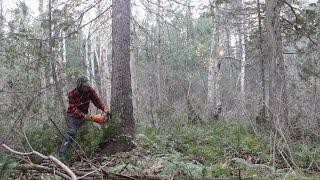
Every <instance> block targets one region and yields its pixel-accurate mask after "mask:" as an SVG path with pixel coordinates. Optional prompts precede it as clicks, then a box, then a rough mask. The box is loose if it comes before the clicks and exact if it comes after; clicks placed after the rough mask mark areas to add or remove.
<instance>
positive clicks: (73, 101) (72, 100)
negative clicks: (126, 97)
mask: <svg viewBox="0 0 320 180" xmlns="http://www.w3.org/2000/svg"><path fill="white" fill-rule="evenodd" d="M88 82H89V80H88V78H87V77H86V76H80V77H79V78H78V80H77V87H76V88H74V89H73V90H71V91H70V92H69V93H68V99H69V107H68V110H67V113H68V115H69V120H68V129H67V133H66V135H65V138H66V139H64V141H63V143H62V145H61V148H60V153H61V158H62V160H63V161H66V159H67V158H66V152H67V149H68V147H69V144H70V143H71V142H73V140H74V139H75V137H76V133H77V129H78V128H79V127H81V126H82V125H83V124H85V121H86V120H92V119H93V117H92V115H90V114H88V109H89V105H90V101H91V102H92V103H93V104H94V105H95V106H96V107H97V108H99V109H101V110H103V111H104V112H106V113H110V109H109V108H108V106H107V105H105V104H104V103H103V102H102V101H101V99H100V98H99V97H98V95H97V93H96V91H95V90H94V89H93V88H92V87H90V86H89V83H88Z"/></svg>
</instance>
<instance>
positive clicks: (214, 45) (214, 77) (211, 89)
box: [207, 1, 222, 119]
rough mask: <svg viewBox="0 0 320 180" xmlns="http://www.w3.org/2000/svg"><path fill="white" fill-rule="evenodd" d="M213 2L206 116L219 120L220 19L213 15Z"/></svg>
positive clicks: (211, 4) (211, 6)
mask: <svg viewBox="0 0 320 180" xmlns="http://www.w3.org/2000/svg"><path fill="white" fill-rule="evenodd" d="M214 8H215V7H214V4H213V2H211V1H210V10H211V18H212V38H211V52H210V58H209V72H208V95H207V103H208V116H209V117H212V118H215V119H219V116H220V114H221V110H222V109H221V108H222V107H221V94H220V80H221V74H220V62H219V58H218V57H219V54H218V51H219V44H220V42H219V41H220V40H219V29H220V22H219V21H220V18H219V15H216V14H215V11H214V10H215V9H214Z"/></svg>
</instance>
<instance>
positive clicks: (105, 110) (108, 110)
mask: <svg viewBox="0 0 320 180" xmlns="http://www.w3.org/2000/svg"><path fill="white" fill-rule="evenodd" d="M103 112H105V113H108V114H111V111H110V109H109V108H108V107H107V106H106V107H105V108H104V109H103Z"/></svg>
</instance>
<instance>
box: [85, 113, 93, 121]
mask: <svg viewBox="0 0 320 180" xmlns="http://www.w3.org/2000/svg"><path fill="white" fill-rule="evenodd" d="M83 119H84V120H86V121H93V116H92V115H90V114H86V115H84V118H83Z"/></svg>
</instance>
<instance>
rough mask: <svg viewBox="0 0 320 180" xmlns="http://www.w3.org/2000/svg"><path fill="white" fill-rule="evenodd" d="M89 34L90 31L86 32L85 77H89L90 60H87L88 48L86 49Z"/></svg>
mask: <svg viewBox="0 0 320 180" xmlns="http://www.w3.org/2000/svg"><path fill="white" fill-rule="evenodd" d="M89 34H90V32H88V37H87V38H86V43H85V67H86V75H87V77H90V60H89V50H88V46H89V44H88V41H89Z"/></svg>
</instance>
